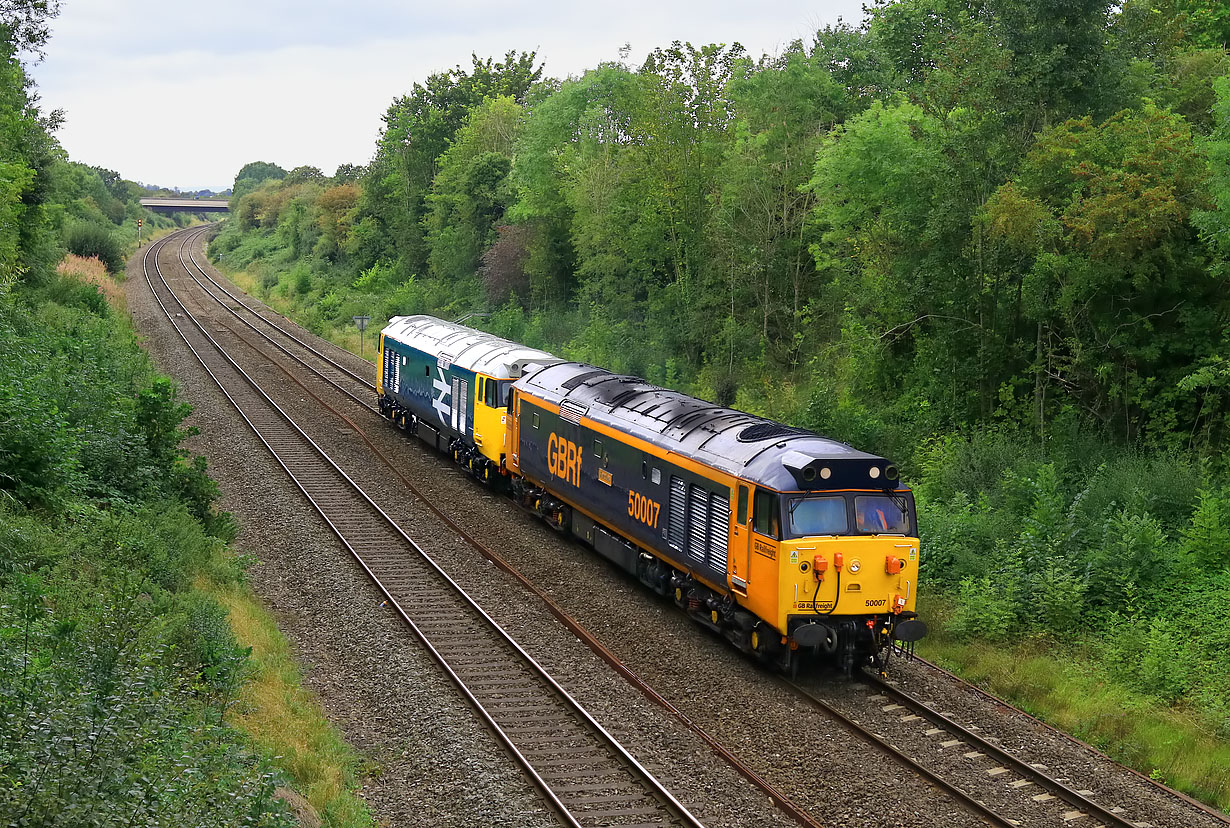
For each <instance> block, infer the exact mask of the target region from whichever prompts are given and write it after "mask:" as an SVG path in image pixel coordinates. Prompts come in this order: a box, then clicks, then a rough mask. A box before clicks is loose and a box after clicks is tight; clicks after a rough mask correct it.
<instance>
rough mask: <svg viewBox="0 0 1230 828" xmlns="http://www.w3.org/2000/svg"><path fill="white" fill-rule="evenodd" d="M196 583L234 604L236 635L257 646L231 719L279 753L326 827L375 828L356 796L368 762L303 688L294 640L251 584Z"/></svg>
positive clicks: (203, 580)
mask: <svg viewBox="0 0 1230 828" xmlns="http://www.w3.org/2000/svg"><path fill="white" fill-rule="evenodd" d="M197 588H198V589H201V590H203V591H205V592H206V593H208V594H209V595H211V596H212V597H213V598H214V599H215V600H216V601H218V603H220V604H221V605H222V606H224V607H225V608H226V609H227V611H228V613H229V614H230V622H231V629H232V630H234V632H235V637H236V638H237V639H238V640H239V643H240V644H241V645H243V646H245V647H251V648H252V655H251V663H252V667H253V675H252V677H251V678H250V679H249V681H248V682H247V684H246V685H245V687H244V689H243V692H242V694H241V696H240V700H239V704H237V705H235V706H234V707H233V708H232V709H231V712H230V714H228V719H229V720H230V722H231V724H233V725H234V726H236V727H238V728H241V729H242V730H244V731H246V732H247V733H248V734H249V735H250V736H251V738H252V740H253V741H254V742H255V743H256V744H257V745H258V746H260V747H261V748H263V749H265V750H267V751H268V752H269V753H270V754H271V755H272V756H273V757H274V764H276V765H277V766H278V767H279V768H280V769H281V770H282V771H283V772H284V773H286V775H287V776H288V777H290V779H291V780H292V782H293V786H294V788H295V790H296V791H297V792H298V793H299V794H301V795H302V796H303V797H304V798H305V799H307V801H308V802H309V803H310V804H311V805H312V807H313V808H314V809H315V811H316V813H317V815H318V816H319V817H320V819H321V821H322V822H323V824H324V825H325V826H329V828H370V826H372V825H373V824H374V822H373V819H372V816H371V813H370V812H369V811H368V809H367V805H366V804H365V803H364V802H363V800H362V799H360V798H359V797H358V796H357V795H355V793H354V791H355V790H356V789H357V788H358V784H359V779H360V777H361V775H362V774H363V772H364V768H363V764H364V763H363V761H362V759H361V758H360V757H359V756H358V754H356V753H355V751H354V750H353V749H352V748H351V747H350V746H349V745H347V744H346V742H345V741H344V740H343V739H342V737H341V735H340V734H338V732H337V731H336V730H335V729H334V728H333V726H332V725H330V724H329V722H328V720H327V719H326V718H325V716H324V713H323V712H322V711H321V709H320V706H319V704H317V702H316V700H315V698H314V697H313V696H312V694H311V693H310V692H308V691H307V690H306V689H304V687H303V683H302V674H301V672H300V670H299V666H298V664H297V662H296V661H295V658H294V656H293V654H292V653H291V650H290V645H289V644H288V643H287V641H286V638H285V637H284V636H283V635H282V633H281V632H280V631H279V630H278V628H277V624H276V623H275V622H274V620H273V617H272V616H271V615H270V614H269V612H268V611H267V610H266V609H265V608H264V607H263V606H262V605H261V603H260V601H259V600H258V599H257V597H256V596H255V595H254V594H253V592H252V590H251V588H250V587H249V586H247V585H246V584H236V583H233V582H231V583H218V582H215V581H211V580H209V579H207V578H204V577H201V578H199V579H198V581H197Z"/></svg>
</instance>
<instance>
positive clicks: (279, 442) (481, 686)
mask: <svg viewBox="0 0 1230 828" xmlns="http://www.w3.org/2000/svg"><path fill="white" fill-rule="evenodd" d="M187 235H190V233H189V234H173V235H172V236H168V237H166V238H165V239H163V240H161V241H159V242H157V243H155V244H154V245H151V246H150V248H148V249H147V251H146V253H145V256H144V258H143V261H142V266H143V270H144V275H145V278H146V281H147V282H148V284H149V288H150V290H151V291H152V292H153V295H154V297H155V299H156V300H157V303H158V305H159V306H160V307H161V308H162V310H163V312H164V313H165V314H166V316H167V319H168V320H169V321H170V322H171V324H172V325H173V326H174V328H175V330H176V331H177V333H178V334H179V336H180V337H181V338H182V339H183V341H184V343H185V344H186V345H187V346H188V348H189V349H190V350H191V351H192V353H193V355H194V356H195V357H196V358H197V360H198V361H200V363H201V365H202V366H203V367H204V368H205V370H206V372H207V373H208V374H209V375H210V377H211V378H212V379H213V381H214V382H215V383H216V384H217V386H218V388H219V389H220V390H221V391H222V393H223V394H224V395H225V396H226V398H227V399H228V400H229V401H230V403H231V404H232V405H233V406H234V408H235V409H236V411H238V412H239V414H240V416H241V417H242V418H243V419H244V421H245V422H246V423H247V424H248V426H249V427H251V429H252V430H253V432H254V433H255V434H256V436H257V438H258V439H259V440H260V441H261V443H262V444H264V445H265V447H266V448H267V449H268V450H269V451H270V453H271V454H272V455H273V457H274V459H275V460H276V461H277V463H278V464H279V465H280V466H281V467H282V468H283V469H284V470H285V471H286V473H287V475H288V476H289V477H290V478H291V480H292V481H293V482H294V484H295V485H296V486H297V487H298V488H299V490H300V491H301V492H302V493H303V495H304V496H305V497H306V498H307V499H308V502H309V503H310V504H311V505H312V507H313V508H314V509H315V510H316V511H317V512H318V513H319V514H320V516H321V518H322V519H323V520H324V521H325V522H326V523H327V524H328V526H329V527H330V529H332V530H333V532H334V533H335V534H336V535H337V536H338V538H339V539H340V540H341V542H342V543H343V545H345V546H346V548H347V549H348V550H349V551H350V552H351V554H352V555H353V556H354V558H355V560H356V561H357V562H358V563H359V565H360V566H361V567H362V568H363V569H364V570H365V571H366V573H367V574H368V576H369V577H370V578H371V579H372V580H373V582H374V583H375V584H376V585H377V587H378V588H379V589H380V590H381V592H383V593H384V595H385V597H386V599H387V601H388V603H389V605H390V606H391V607H392V608H393V609H394V610H395V611H396V612H397V613H398V614H399V615H400V616H401V618H402V619H403V621H404V622H405V624H406V626H407V627H408V628H409V629H410V630H411V632H412V633H413V634H414V635H415V637H417V638H418V639H419V641H421V642H422V644H423V646H424V647H425V648H426V650H427V651H428V652H429V653H430V654H431V656H432V657H433V658H434V659H435V660H436V661H437V663H439V665H440V667H441V669H443V670H444V671H445V673H446V674H447V675H448V677H449V678H450V680H451V681H452V682H453V683H454V684H455V685H456V687H457V688H458V690H459V691H460V692H461V693H462V694H463V695H464V696H465V697H466V699H467V700H468V701H469V702H470V704H471V705H472V706H473V707H474V709H475V710H476V712H477V713H478V715H479V716H480V717H481V718H482V719H483V720H484V721H485V722H486V724H487V725H488V727H489V728H490V729H491V731H492V733H493V734H494V735H495V737H496V738H497V739H498V740H499V741H500V742H501V743H502V744H503V745H504V747H505V748H506V750H507V751H508V753H509V754H510V755H511V756H512V757H513V758H514V759H515V761H517V762H518V764H520V765H521V767H522V768H523V769H524V771H525V772H526V774H527V775H528V776H529V777H530V779H531V781H532V782H533V783H534V785H535V786H536V787H537V788H538V789H539V790H540V792H541V793H542V795H543V797H544V798H545V799H546V801H547V802H548V804H549V805H550V806H551V807H552V808H553V809H554V810H555V811H556V813H557V814H558V815H559V817H560V818H561V820H563V822H564V823H565V824H567V825H569V826H574V827H575V828H590V826H599V825H628V826H650V825H652V826H665V825H675V826H687V827H688V828H700V826H701V823H700V822H699V820H697V819H696V817H694V816H693V815H692V814H691V813H690V812H689V811H688V809H687V808H685V807H684V806H683V805H682V804H681V803H680V802H679V801H678V800H676V799H675V797H674V796H673V795H672V794H671V793H670V791H668V790H667V789H666V788H665V787H664V786H663V785H662V784H661V783H660V782H659V781H658V780H657V779H655V778H654V776H653V775H652V774H651V773H650V772H649V771H648V770H647V769H646V768H644V767H643V766H642V765H641V764H640V763H639V762H637V760H636V759H635V758H634V757H633V756H632V755H631V754H630V753H629V752H628V751H627V750H626V749H625V748H624V747H623V745H621V744H620V743H619V742H618V741H617V740H615V739H614V738H613V737H612V736H611V735H610V734H609V733H608V732H607V731H606V730H605V729H604V728H603V727H602V726H601V725H600V724H599V723H598V722H597V721H596V720H595V719H594V718H593V717H592V716H590V714H589V713H588V712H586V711H585V709H584V708H582V707H581V705H580V704H578V703H577V702H576V700H575V699H573V698H572V697H571V696H570V695H569V694H568V693H567V691H566V690H565V689H564V688H563V687H562V686H560V685H559V683H558V682H556V681H555V679H553V678H552V677H551V676H550V675H549V674H548V673H547V672H546V671H545V670H544V669H543V668H542V667H541V666H540V665H539V664H538V663H537V662H536V661H535V660H534V659H533V658H532V657H531V656H530V655H529V654H528V653H527V652H526V651H525V650H524V649H522V648H521V646H520V645H519V644H518V643H517V642H516V641H515V640H514V639H513V638H512V636H510V635H509V634H508V633H507V632H506V631H505V630H504V629H503V628H502V627H501V626H500V625H499V624H497V623H496V622H495V620H494V619H492V618H491V616H489V615H488V614H487V613H486V611H485V610H483V608H482V607H480V606H479V605H478V604H477V603H476V602H475V601H474V600H473V599H472V598H470V596H469V595H468V594H466V592H465V591H464V590H463V589H462V588H461V587H460V586H459V585H458V584H457V583H456V582H455V581H453V580H452V579H451V578H450V577H449V576H448V575H447V573H445V572H444V570H443V569H441V568H440V567H439V566H438V565H437V564H436V563H435V561H433V560H432V559H431V558H430V557H429V556H428V555H427V554H426V553H425V552H424V551H423V550H422V549H421V548H420V547H419V546H418V544H416V543H415V542H414V540H413V539H411V538H410V537H409V536H408V535H407V534H406V533H405V532H404V531H402V530H401V528H400V527H398V526H397V524H396V523H395V522H394V521H393V520H392V519H391V518H389V517H388V515H387V514H386V513H385V512H384V511H383V510H381V509H380V508H379V507H378V506H377V505H376V503H375V502H374V501H373V500H372V499H371V498H370V497H368V495H367V494H366V493H365V492H364V491H363V490H362V489H361V488H359V487H358V485H357V484H356V483H355V482H354V481H353V480H351V478H350V477H349V476H348V475H347V474H346V473H345V472H344V471H343V470H342V469H341V468H340V467H339V466H338V465H337V464H336V463H335V462H334V461H333V460H332V459H331V458H330V457H329V455H328V454H327V453H326V452H325V451H324V450H323V449H322V448H321V447H320V446H319V445H318V444H317V443H316V442H314V441H313V440H312V439H311V437H309V436H308V435H307V433H306V432H304V431H303V430H302V429H301V428H300V427H299V426H298V425H297V424H296V423H295V422H294V420H292V419H291V417H290V416H289V415H288V414H287V413H286V412H285V411H283V410H282V409H281V408H280V407H279V406H278V405H277V404H276V403H275V402H274V401H273V400H272V399H271V398H270V397H269V395H268V394H266V393H265V391H264V390H263V389H262V388H261V387H260V385H259V384H258V383H257V382H256V381H255V380H254V379H253V378H252V376H251V375H250V374H248V373H247V372H245V371H244V370H243V369H242V368H241V367H240V366H239V364H238V363H237V362H236V361H235V360H234V359H232V358H231V356H230V355H229V354H228V353H227V352H226V350H225V349H224V348H223V347H222V346H221V345H220V344H219V343H218V342H217V340H215V339H214V337H213V336H212V335H211V334H210V333H209V331H208V330H207V329H206V327H205V326H204V325H203V324H201V322H200V321H199V320H198V319H197V318H196V317H195V316H194V315H193V314H192V313H191V311H190V310H189V308H188V305H187V304H186V303H184V302H182V301H180V300H179V298H178V297H177V296H176V294H175V292H174V290H173V289H172V288H171V286H170V284H169V282H168V281H167V279H166V278H164V275H163V273H162V269H161V266H160V265H159V263H158V253H159V252H161V251H162V250H163V249H164V248H165V247H166V246H167V245H168V244H169V243H170V242H171V241H172V240H180V241H183V240H185V238H184V237H185V236H187ZM151 260H152V261H151ZM151 264H152V267H151ZM151 271H152V272H151ZM174 307H178V308H180V311H179V312H176V311H175V310H173V308H174ZM181 320H182V322H181Z"/></svg>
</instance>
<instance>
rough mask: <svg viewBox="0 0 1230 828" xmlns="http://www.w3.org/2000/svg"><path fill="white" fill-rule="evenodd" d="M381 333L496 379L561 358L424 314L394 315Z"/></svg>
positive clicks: (514, 376) (515, 376) (516, 374)
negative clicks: (529, 366)
mask: <svg viewBox="0 0 1230 828" xmlns="http://www.w3.org/2000/svg"><path fill="white" fill-rule="evenodd" d="M381 333H383V334H384V336H385V337H386V338H388V339H392V340H394V341H396V342H400V343H402V344H404V345H409V346H410V347H412V348H417V349H418V350H420V351H423V352H424V353H428V354H432V355H434V356H436V357H445V358H446V360H447V361H448V362H450V363H451V364H453V365H456V366H457V367H459V368H464V369H466V370H467V371H473V372H475V373H476V374H486V375H487V376H490V377H495V378H497V379H516V378H518V377H520V376H521V375H522V373H524V371H525V369H526V366H528V365H534V364H538V365H547V364H551V363H556V362H559V361H560V359H559V357H555V356H552V355H551V354H548V353H547V352H546V351H539V350H538V349H536V348H527V347H526V346H524V345H519V344H517V343H516V342H510V341H508V340H507V339H501V338H500V337H498V336H495V335H494V334H489V333H484V332H483V331H476V330H474V329H473V328H467V327H466V326H465V325H458V324H457V323H456V322H445V321H444V320H443V319H436V318H435V317H434V316H426V315H423V314H418V315H415V316H395V317H393V318H392V319H390V320H389V324H388V325H386V326H385V328H384V330H383V331H381Z"/></svg>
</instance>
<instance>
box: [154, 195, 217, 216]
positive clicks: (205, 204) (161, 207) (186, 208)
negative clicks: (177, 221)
mask: <svg viewBox="0 0 1230 828" xmlns="http://www.w3.org/2000/svg"><path fill="white" fill-rule="evenodd" d="M141 206H142V207H148V208H149V209H151V210H153V211H154V212H155V213H225V212H227V211H228V210H230V209H231V208H230V202H228V201H227V200H226V199H224V198H143V199H141Z"/></svg>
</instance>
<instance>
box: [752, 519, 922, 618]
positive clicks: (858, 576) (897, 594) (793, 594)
mask: <svg viewBox="0 0 1230 828" xmlns="http://www.w3.org/2000/svg"><path fill="white" fill-rule="evenodd" d="M777 560H778V564H779V578H778V595H777V599H778V600H777V607H778V615H777V618H776V621H777V624H778V630H779V631H781V632H783V633H785V632H786V629H787V624H788V618H789V616H792V615H793V616H799V615H803V616H812V615H814V616H817V620H820V617H823V616H850V615H884V614H889V613H891V614H900V613H902V612H913V611H914V605H915V599H916V597H917V592H918V539H917V538H909V537H901V536H884V535H879V536H874V535H872V536H839V537H818V538H796V539H794V540H786V541H782V542H781V546H780V548H779V551H778V558H777ZM817 576H819V577H817Z"/></svg>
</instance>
